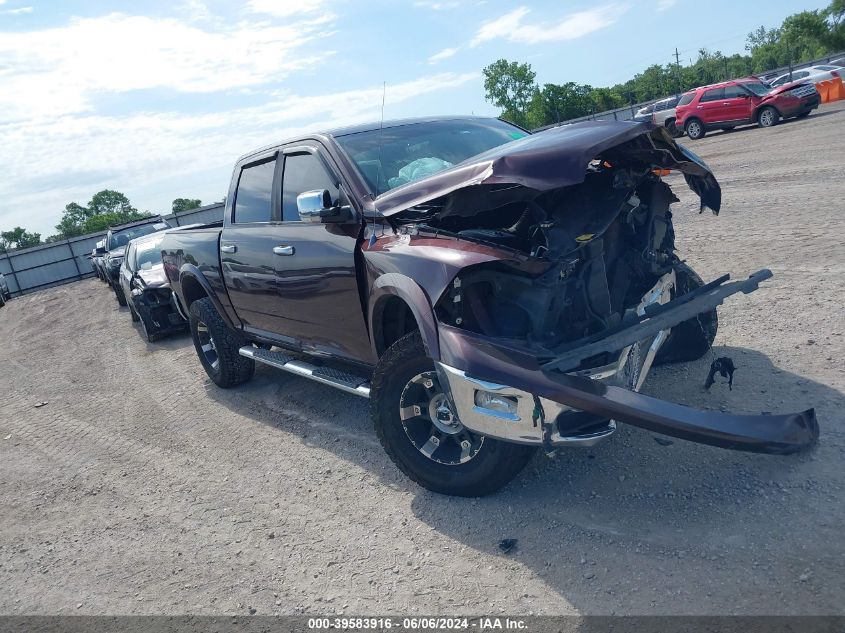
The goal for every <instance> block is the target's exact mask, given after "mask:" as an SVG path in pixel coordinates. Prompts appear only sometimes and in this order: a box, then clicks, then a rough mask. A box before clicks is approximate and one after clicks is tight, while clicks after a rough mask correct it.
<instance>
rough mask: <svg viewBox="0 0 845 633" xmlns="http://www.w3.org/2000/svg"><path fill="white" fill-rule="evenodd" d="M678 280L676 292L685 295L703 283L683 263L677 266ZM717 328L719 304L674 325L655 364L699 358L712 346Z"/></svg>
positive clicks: (658, 353)
mask: <svg viewBox="0 0 845 633" xmlns="http://www.w3.org/2000/svg"><path fill="white" fill-rule="evenodd" d="M675 280H676V282H677V285H676V292H675V293H674V296H681V295H684V294H686V293H688V292H690V291H691V290H695V289H696V288H701V286H703V285H704V281H703V280H702V279H701V277H699V276H698V273H696V272H695V271H694V270H693V269H692V268H690V267H689V266H687V265H686V264H684V263H680V264H678V265H677V266H675ZM718 329H719V317H718V315H717V313H716V308H713V310H711V311H710V312H702V313H701V314H699V315H698V316H697V317H696V318H694V319H689V320H688V321H684V322H683V323H679V324H678V325H676V326H675V327H673V328H672V331H671V332H670V333H669V338H668V339H666V342H665V343H664V344H663V346H662V347H661V348H660V351H658V352H657V356H655V358H654V364H655V365H665V364H667V363H683V362H688V361H691V360H698V359H699V358H701V357H702V356H704V355H705V354H706V353H707V352H708V350H709V349H710V348H711V347H712V346H713V341H714V340H715V339H716V332H717V330H718Z"/></svg>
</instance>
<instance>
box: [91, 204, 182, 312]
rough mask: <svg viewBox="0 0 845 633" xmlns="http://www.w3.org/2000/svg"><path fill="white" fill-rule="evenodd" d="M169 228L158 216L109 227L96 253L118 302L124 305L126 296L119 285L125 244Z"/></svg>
mask: <svg viewBox="0 0 845 633" xmlns="http://www.w3.org/2000/svg"><path fill="white" fill-rule="evenodd" d="M169 228H170V225H169V224H168V223H167V222H165V221H164V220H162V219H161V217H159V216H154V217H150V218H144V219H143V220H138V221H136V222H127V223H126V224H121V225H119V226H113V227H110V228H109V230H108V232H107V233H106V237H105V239H104V240H103V241H104V244H103V246H102V247H100V248H97V255H99V256H101V257H102V258H103V264H102V267H103V273H104V274H105V276H106V282H107V283H108V284H109V286H110V287H111V289H112V290H113V291H114V296H115V299H117V302H118V304H120V305H122V306H125V305H126V297H125V296H124V294H123V288H122V287H121V285H120V265H121V264H122V263H123V256H124V254H125V252H126V245H127V244H129V241H130V240H133V239H135V238H136V237H141V236H142V235H149V234H150V233H155V232H156V231H164V230H166V229H169Z"/></svg>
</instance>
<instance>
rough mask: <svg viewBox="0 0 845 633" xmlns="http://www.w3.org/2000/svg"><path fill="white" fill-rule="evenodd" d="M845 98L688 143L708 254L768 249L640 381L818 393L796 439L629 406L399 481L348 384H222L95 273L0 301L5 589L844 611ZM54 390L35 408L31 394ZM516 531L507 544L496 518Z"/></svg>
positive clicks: (113, 607) (702, 399) (691, 222)
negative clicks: (521, 460) (703, 204)
mask: <svg viewBox="0 0 845 633" xmlns="http://www.w3.org/2000/svg"><path fill="white" fill-rule="evenodd" d="M843 130H845V105H834V106H825V107H823V108H822V109H821V110H819V111H818V112H816V113H814V114H813V115H812V116H810V117H809V118H808V119H806V120H803V121H793V122H787V123H785V124H782V125H779V126H777V127H776V128H773V129H771V130H761V129H756V128H746V129H740V130H736V131H734V132H732V133H713V134H710V135H708V136H707V138H705V139H703V140H701V141H698V142H692V141H685V142H687V143H688V144H689V146H690V147H691V148H693V149H694V150H695V151H696V152H698V153H700V154H701V155H702V157H703V158H705V160H707V161H708V162H709V163H710V164H711V166H712V167H713V168H714V170H715V172H716V175H717V177H718V178H719V180H720V181H721V183H722V186H723V195H724V201H725V202H724V207H723V210H722V214H721V215H720V216H719V217H713V216H711V215H709V214H703V215H699V214H698V213H697V204H696V199H695V198H694V195H693V194H692V193H691V192H690V191H689V190H688V189H687V188H686V187H685V186H684V185H683V183H682V181H681V180H680V179H679V178H678V177H676V176H670V180H671V182H672V184H673V186H674V187H675V191H676V193H677V194H678V196H679V197H680V198H681V202H680V203H679V204H677V205H675V208H676V213H675V216H676V223H677V230H678V242H679V248H680V249H681V251H682V253H683V254H684V255H686V256H687V257H688V260H689V261H690V263H691V264H692V265H693V266H694V267H695V268H696V269H697V270H699V272H701V273H702V276H703V277H705V278H706V279H710V278H713V277H715V276H717V275H718V274H720V273H722V272H731V273H734V274H735V275H737V276H742V275H745V274H747V273H750V272H752V271H755V270H758V269H760V268H764V267H769V268H771V269H772V270H773V271H774V273H775V277H774V279H773V280H771V281H770V282H767V283H766V284H765V285H764V287H762V288H761V289H760V290H759V291H758V292H756V293H754V294H752V295H749V296H744V295H740V296H739V297H735V298H733V299H731V300H729V302H728V304H727V305H725V306H723V307H722V308H720V315H719V316H720V321H721V327H720V330H719V335H718V337H717V340H716V343H717V347H716V349H715V353H716V354H717V355H730V356H732V357H733V359H734V360H735V362H736V364H737V367H738V371H737V373H736V379H735V386H734V390H733V391H728V389H727V386H726V385H724V384H717V385H715V386H714V387H713V388H712V389H711V391H710V392H709V393H708V392H705V391H704V390H703V387H702V385H703V382H704V379H705V376H706V374H707V367H708V364H709V359H706V360H702V361H699V362H696V363H691V364H686V365H680V366H674V367H671V368H660V369H658V370H656V371H655V372H654V374H653V375H652V376H651V377H650V378H649V380H648V382H647V385H646V391H647V392H648V393H651V394H660V395H661V396H662V397H665V398H668V399H672V400H675V401H679V402H686V403H690V404H694V405H696V406H699V407H706V408H712V409H716V410H718V409H720V408H722V407H726V408H728V409H731V410H736V411H746V412H760V411H787V410H788V411H793V410H801V409H804V408H806V407H810V406H815V407H816V409H817V413H818V418H819V422H820V425H821V429H822V438H821V441H820V444H819V446H818V447H817V448H816V449H814V450H813V451H812V452H810V453H808V454H803V455H799V456H791V457H773V456H765V455H751V454H744V453H736V452H729V451H723V450H719V449H715V448H709V447H705V446H699V445H696V444H691V443H688V442H684V441H680V440H675V441H674V442H672V443H671V444H668V445H663V444H659V443H658V442H656V441H655V439H654V438H655V436H654V435H653V434H650V433H647V432H645V431H641V430H639V429H636V428H629V427H624V426H623V427H622V428H620V430H619V432H617V433H616V435H614V436H613V437H612V438H610V439H609V440H608V441H606V442H604V443H603V444H601V445H599V446H596V447H594V448H592V449H571V450H569V451H566V452H562V453H559V454H558V455H557V457H556V458H555V459H549V458H547V457H545V456H544V455H542V454H538V455H537V457H536V458H535V459H534V460H533V461H532V462H531V463H530V464H529V466H528V468H527V469H526V470H525V472H524V473H523V474H522V475H521V476H520V477H519V478H518V479H517V480H516V481H515V482H513V483H512V484H511V485H510V486H508V487H507V488H506V489H505V490H504V491H502V492H501V493H499V494H497V495H495V496H493V497H489V498H485V499H480V500H466V499H451V498H446V497H442V496H438V495H435V494H432V493H429V492H427V491H424V490H422V489H420V488H418V487H417V486H415V485H414V484H412V483H410V482H409V481H408V480H406V479H405V478H404V477H403V476H402V475H401V474H400V473H399V472H398V471H397V470H396V469H395V468H394V467H393V465H392V464H391V463H390V461H389V460H388V458H387V457H386V456H385V454H384V453H383V452H382V450H381V448H380V446H379V445H378V442H377V440H376V438H375V435H374V433H373V431H372V429H371V425H370V421H369V414H368V403H367V402H366V401H364V400H361V399H359V398H356V397H354V396H349V395H345V394H343V393H340V392H337V391H335V390H332V389H329V388H326V387H322V386H320V385H317V384H315V383H311V382H308V381H306V380H303V379H297V378H294V377H291V376H288V375H285V374H283V373H280V372H275V371H272V370H269V369H263V368H261V367H259V369H258V371H257V374H256V377H255V379H254V380H253V381H252V382H251V383H249V384H247V385H245V386H243V387H241V388H238V389H235V390H233V391H222V390H220V389H217V388H216V387H214V386H213V385H212V384H210V383H209V381H208V380H207V379H206V377H205V374H204V373H203V372H202V369H201V368H200V365H199V362H198V361H197V360H196V357H195V354H194V350H193V347H192V345H191V342H190V339H189V338H188V337H187V336H178V337H174V338H171V339H168V340H166V341H164V342H161V343H157V344H147V343H145V342H144V341H143V340H142V339H141V336H140V332H139V329H138V328H137V326H135V325H134V324H132V323H131V322H130V318H129V314H128V312H127V310H126V309H125V308H123V309H121V308H119V307H118V306H117V303H116V302H115V300H114V298H113V297H112V296H111V294H110V292H108V291H107V289H106V287H105V286H103V285H102V284H100V282H98V281H96V280H89V281H85V282H82V283H76V284H71V285H67V286H63V287H60V288H54V289H51V290H47V291H44V292H39V293H37V294H33V295H28V296H25V297H23V298H19V299H14V300H13V301H11V302H10V303H9V304H8V305H7V306H6V307H5V308H3V309H2V311H0V346H1V347H2V350H0V367H2V375H0V394H2V409H0V586H2V587H3V588H4V590H3V591H0V613H3V614H22V613H26V614H35V613H38V614H56V613H59V614H61V613H65V614H140V613H144V614H151V613H167V614H181V613H203V614H216V613H244V614H245V613H250V612H252V611H253V610H255V611H256V612H257V613H259V614H270V613H281V614H292V613H324V614H331V613H347V614H364V615H369V614H377V613H382V614H384V613H397V614H399V613H417V614H422V613H443V614H498V613H500V612H501V613H508V614H530V613H535V614H569V613H582V614H614V613H615V614H818V613H825V614H843V613H845V574H843V569H845V556H844V554H845V539H843V538H842V526H843V523H845V502H843V483H845V468H843V456H844V455H843V453H845V441H843V440H845V426H844V425H843V422H844V421H843V411H845V395H843V391H845V366H843V360H842V359H843V358H845V307H843V304H845V246H843V237H845V178H843V175H845V152H843V151H842V141H843V136H842V132H843ZM42 401H47V402H48V404H47V405H45V406H43V407H40V408H35V406H34V405H36V404H37V403H39V402H42ZM504 538H516V539H518V540H519V542H518V545H517V547H516V549H515V550H514V551H512V552H511V553H510V554H508V555H504V554H501V553H500V552H499V551H498V549H497V543H498V542H499V541H500V540H501V539H504Z"/></svg>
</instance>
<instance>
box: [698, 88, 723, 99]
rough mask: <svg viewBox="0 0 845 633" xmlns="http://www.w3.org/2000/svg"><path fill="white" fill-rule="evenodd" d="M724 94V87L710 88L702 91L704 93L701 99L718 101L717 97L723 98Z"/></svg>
mask: <svg viewBox="0 0 845 633" xmlns="http://www.w3.org/2000/svg"><path fill="white" fill-rule="evenodd" d="M724 94H725V89H724V88H711V89H710V90H705V91H704V94H703V95H701V101H702V102H704V101H718V100H719V99H722V98H724V97H723V95H724Z"/></svg>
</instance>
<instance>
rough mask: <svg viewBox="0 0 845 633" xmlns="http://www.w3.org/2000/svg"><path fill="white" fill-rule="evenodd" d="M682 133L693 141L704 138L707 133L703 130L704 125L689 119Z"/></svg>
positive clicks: (696, 120)
mask: <svg viewBox="0 0 845 633" xmlns="http://www.w3.org/2000/svg"><path fill="white" fill-rule="evenodd" d="M684 131H685V132H686V133H687V136H689V137H690V138H691V139H692V140H693V141H696V140H698V139H700V138H704V135H705V134H707V131H706V130H705V129H704V124H703V123H702V122H701V121H699V120H698V119H690V120H689V121H687V124H686V125H685V126H684Z"/></svg>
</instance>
